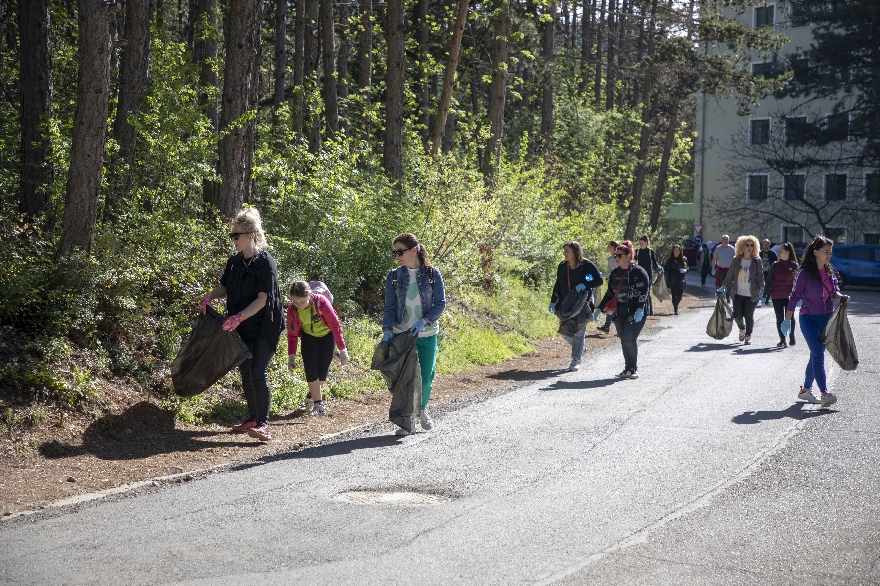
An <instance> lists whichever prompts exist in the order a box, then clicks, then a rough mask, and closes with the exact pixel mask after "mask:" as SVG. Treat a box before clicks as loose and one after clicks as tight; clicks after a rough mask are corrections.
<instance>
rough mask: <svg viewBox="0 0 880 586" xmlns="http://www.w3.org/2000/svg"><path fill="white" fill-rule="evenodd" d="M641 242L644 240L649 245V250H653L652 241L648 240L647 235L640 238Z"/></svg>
mask: <svg viewBox="0 0 880 586" xmlns="http://www.w3.org/2000/svg"><path fill="white" fill-rule="evenodd" d="M639 240H644V241H645V244H647V245H648V248H651V239H650V238H648V235H647V234H642V235H641V236H639Z"/></svg>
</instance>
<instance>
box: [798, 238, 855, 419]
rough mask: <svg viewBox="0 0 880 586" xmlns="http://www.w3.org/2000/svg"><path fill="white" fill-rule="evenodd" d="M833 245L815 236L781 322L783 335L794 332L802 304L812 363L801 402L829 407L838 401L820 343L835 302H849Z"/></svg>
mask: <svg viewBox="0 0 880 586" xmlns="http://www.w3.org/2000/svg"><path fill="white" fill-rule="evenodd" d="M832 246H834V242H833V241H832V240H831V239H830V238H825V237H824V236H816V237H815V238H813V240H812V241H810V243H809V244H808V245H807V248H806V249H805V250H804V257H803V259H801V265H800V269H799V270H798V272H797V273H796V274H795V277H794V285H793V286H792V289H791V295H789V297H788V306H787V307H786V308H785V320H783V322H782V333H783V334H789V333H791V331H792V325H791V323H792V318H793V317H794V310H795V309H796V308H797V304H798V301H800V302H801V312H800V318H801V320H800V321H801V334H802V335H803V336H804V341H805V342H806V343H807V346H809V348H810V360H809V361H808V362H807V369H806V372H805V373H804V385H803V386H802V387H801V389H800V392H799V393H798V398H799V399H801V400H803V401H808V402H810V403H820V404H821V405H822V407H827V406H828V405H831V404H833V403H835V402H837V397H836V396H835V395H834V394H833V393H830V392H828V385H827V379H826V377H825V346H823V345H822V343H821V342H820V341H819V337H820V336H821V334H822V328H824V327H825V322H827V321H828V320H829V319H830V318H831V313H832V311H833V310H834V301H833V300H834V299H839V300H841V301H842V302H847V301H849V296H848V295H842V294H841V293H840V287H839V285H838V283H839V281H840V274H839V273H838V272H837V269H835V268H834V267H833V266H832V265H831V247H832ZM814 382H815V383H816V384H817V385H818V386H819V391H820V392H821V394H822V398H821V399H816V397H815V396H814V395H813V390H812V387H813V383H814Z"/></svg>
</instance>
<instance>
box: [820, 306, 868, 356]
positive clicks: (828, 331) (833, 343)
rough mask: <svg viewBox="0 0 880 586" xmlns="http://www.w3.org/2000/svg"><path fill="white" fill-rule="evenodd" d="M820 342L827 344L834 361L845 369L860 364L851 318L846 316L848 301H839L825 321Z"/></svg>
mask: <svg viewBox="0 0 880 586" xmlns="http://www.w3.org/2000/svg"><path fill="white" fill-rule="evenodd" d="M819 343H820V344H822V345H823V346H825V349H826V350H828V353H829V354H831V357H832V358H834V362H836V363H837V365H838V366H840V368H842V369H843V370H855V369H856V368H858V366H859V353H858V352H856V341H855V340H854V339H853V335H852V329H850V327H849V319H847V317H846V302H842V303H839V304H838V305H837V309H835V310H834V313H832V314H831V317H829V318H828V321H827V322H825V326H824V327H823V328H822V333H821V334H819Z"/></svg>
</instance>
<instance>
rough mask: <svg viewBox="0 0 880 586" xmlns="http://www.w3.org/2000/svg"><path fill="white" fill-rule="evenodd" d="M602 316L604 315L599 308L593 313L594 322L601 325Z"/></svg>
mask: <svg viewBox="0 0 880 586" xmlns="http://www.w3.org/2000/svg"><path fill="white" fill-rule="evenodd" d="M600 315H602V310H601V309H599V308H598V307H597V308H596V311H594V312H593V321H594V322H596V323H599V316H600Z"/></svg>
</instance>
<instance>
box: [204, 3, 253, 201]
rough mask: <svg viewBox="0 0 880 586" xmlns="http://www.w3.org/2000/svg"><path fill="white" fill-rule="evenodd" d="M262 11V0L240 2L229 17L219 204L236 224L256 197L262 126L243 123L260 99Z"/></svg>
mask: <svg viewBox="0 0 880 586" xmlns="http://www.w3.org/2000/svg"><path fill="white" fill-rule="evenodd" d="M261 8H262V2H261V0H236V1H235V2H231V3H230V4H229V8H228V11H227V13H226V26H225V27H224V28H225V31H224V32H225V34H226V65H225V67H224V69H223V102H222V103H223V109H222V110H221V111H220V133H221V139H220V162H219V171H220V177H221V179H222V180H223V182H222V183H221V184H220V190H219V194H218V198H217V201H216V202H215V203H216V205H217V208H218V209H219V210H220V213H222V214H223V215H224V216H225V217H227V218H232V217H233V216H234V215H235V214H236V213H237V212H238V210H239V209H240V208H241V205H242V203H244V202H245V201H248V200H249V199H250V194H251V169H252V167H253V159H254V136H255V132H256V126H257V121H256V119H255V118H251V119H250V120H248V121H247V122H243V121H242V120H241V118H242V117H244V116H246V115H248V114H249V113H251V111H252V110H253V109H254V108H255V107H256V105H257V98H258V96H259V83H260V80H259V73H260V23H261V18H262V14H261V12H262V10H261Z"/></svg>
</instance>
